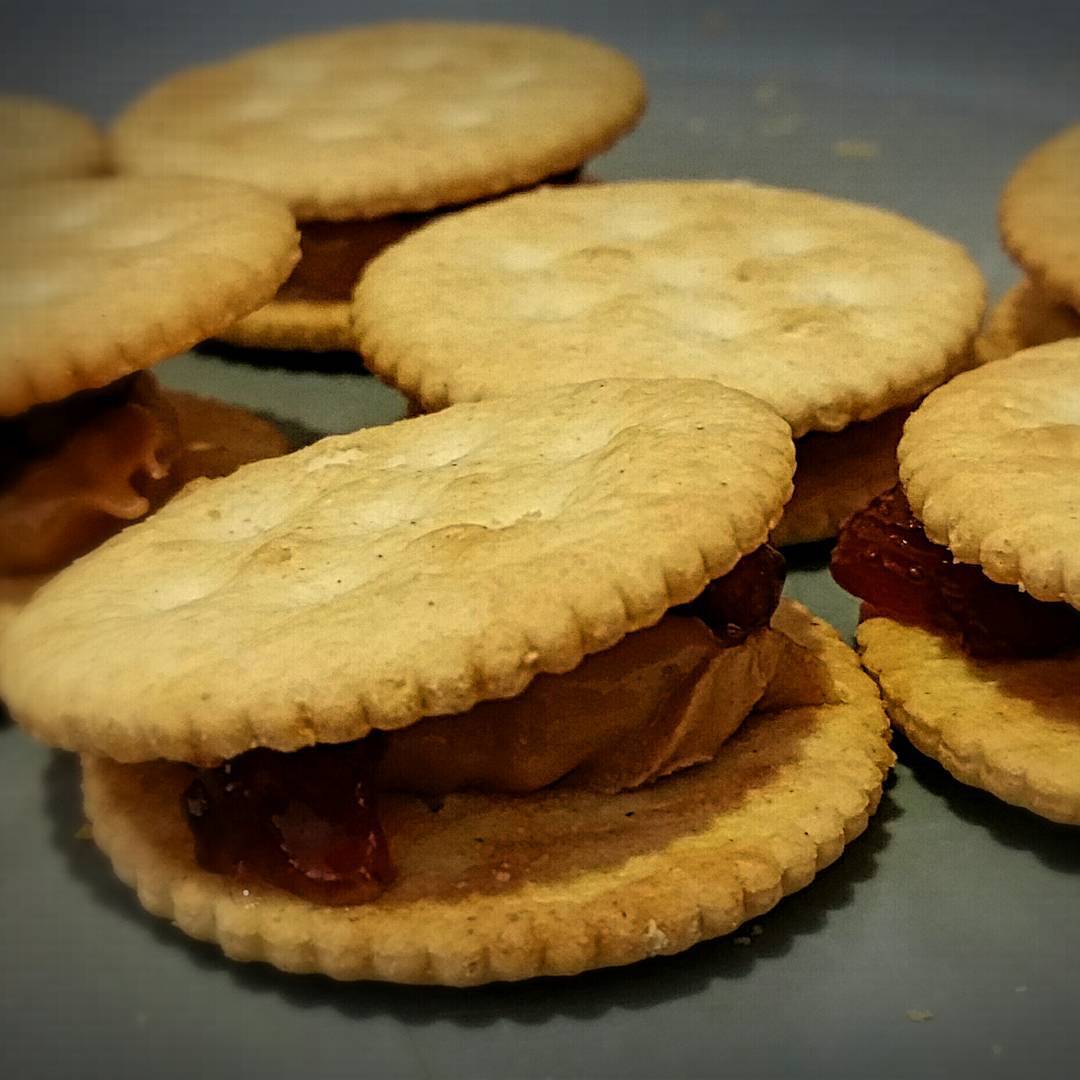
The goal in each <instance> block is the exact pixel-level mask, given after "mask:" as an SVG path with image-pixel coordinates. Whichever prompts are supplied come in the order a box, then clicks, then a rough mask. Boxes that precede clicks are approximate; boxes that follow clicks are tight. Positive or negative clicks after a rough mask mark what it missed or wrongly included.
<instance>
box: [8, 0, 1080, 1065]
mask: <svg viewBox="0 0 1080 1080" xmlns="http://www.w3.org/2000/svg"><path fill="white" fill-rule="evenodd" d="M401 12H410V13H424V12H426V13H429V14H431V13H434V14H453V15H458V16H481V17H487V18H503V19H512V20H526V19H531V20H533V21H546V22H552V23H556V24H561V25H564V26H567V27H570V28H573V29H578V30H581V31H584V32H587V33H592V34H594V35H597V36H599V37H602V38H604V39H606V40H608V41H611V42H613V43H614V44H616V45H619V46H621V47H623V48H624V49H626V50H627V51H628V52H630V53H631V54H632V55H634V56H635V57H636V58H637V59H638V60H639V62H640V63H641V64H642V67H643V68H644V70H645V73H646V75H647V77H648V79H649V82H650V85H651V88H652V106H651V109H650V111H649V113H648V115H647V117H646V119H645V121H644V123H643V124H642V126H641V128H640V129H639V131H638V132H637V133H635V134H634V135H632V136H631V137H629V138H627V139H626V140H625V141H624V142H623V143H622V144H621V145H620V146H618V147H617V148H616V149H615V150H614V151H613V152H612V153H610V154H609V155H607V156H606V157H605V158H603V159H602V160H600V161H599V162H598V163H597V166H596V171H597V172H598V173H599V174H600V175H601V176H603V177H605V178H622V177H633V176H695V177H696V176H702V177H703V176H747V177H753V178H757V179H761V180H765V181H771V182H776V183H782V184H790V185H798V186H803V187H808V188H814V189H817V190H820V191H824V192H829V193H834V194H841V195H847V196H852V197H855V198H859V199H863V200H866V201H872V202H878V203H881V204H883V205H886V206H890V207H893V208H895V209H898V210H901V211H903V212H905V213H908V214H910V215H912V216H914V217H915V218H917V219H919V220H921V221H923V222H925V223H927V224H929V225H931V226H933V227H935V228H938V229H941V230H943V231H945V232H947V233H950V234H951V235H953V236H956V237H957V238H959V239H960V240H962V241H963V242H964V243H966V244H967V245H968V246H969V247H970V249H971V250H972V252H973V253H974V254H975V256H976V258H977V259H978V260H979V261H980V262H981V264H982V265H983V267H984V269H985V271H986V274H987V277H988V279H989V281H990V283H991V287H992V289H993V291H995V292H999V291H1000V290H1001V289H1002V288H1003V287H1004V286H1005V285H1006V284H1007V283H1008V282H1009V281H1010V280H1012V279H1013V277H1014V273H1015V272H1014V271H1013V270H1012V269H1011V268H1010V266H1009V264H1008V262H1007V260H1006V259H1005V258H1004V257H1003V256H1002V255H1001V253H1000V251H999V249H998V245H997V238H996V233H995V228H994V214H995V203H996V198H997V193H998V191H999V189H1000V186H1001V184H1002V183H1003V181H1004V179H1005V177H1006V176H1007V175H1008V172H1009V170H1010V168H1011V167H1012V166H1013V165H1014V163H1015V162H1016V161H1017V159H1018V158H1019V157H1020V155H1021V154H1023V153H1024V152H1025V151H1026V150H1028V149H1029V148H1030V147H1032V146H1033V145H1035V144H1036V143H1037V142H1038V141H1040V140H1041V139H1042V138H1044V137H1046V136H1047V135H1049V134H1050V133H1051V132H1052V131H1054V130H1055V129H1056V128H1057V127H1060V126H1062V125H1064V124H1065V123H1067V122H1069V121H1071V120H1075V119H1077V116H1078V115H1080V60H1078V59H1077V56H1078V54H1077V51H1076V42H1077V41H1078V40H1080V35H1078V32H1080V5H1076V4H1075V3H1070V4H1065V3H1056V4H1041V5H1034V4H1028V5H998V4H992V3H984V4H973V3H957V4H953V5H945V4H929V3H922V4H915V3H906V4H905V3H894V4H890V5H888V6H887V8H886V6H885V5H874V4H855V3H838V4H833V5H821V4H809V3H806V4H800V3H796V2H786V3H778V4H773V5H764V4H751V3H742V2H731V3H724V4H721V5H719V6H716V5H706V4H691V3H676V2H672V3H668V4H664V5H660V4H646V3H625V4H621V5H620V4H617V3H615V2H614V0H613V2H611V3H607V4H588V3H581V2H579V3H548V4H544V3H525V2H516V3H512V4H495V3H472V4H468V3H457V4H454V3H428V4H426V5H415V4H389V3H382V4H361V3H353V4H346V3H329V2H320V0H305V2H304V3H302V4H297V3H295V2H293V3H290V4H284V3H266V4H262V5H253V4H247V5H241V4H229V3H225V2H221V3H217V4H213V5H209V4H208V5H202V6H199V5H192V4H172V5H170V6H168V7H165V6H161V7H159V6H157V5H154V4H148V3H142V4H140V3H135V2H129V3H118V2H115V0H103V2H101V3H98V4H94V5H87V4H77V5H76V4H70V3H69V4H60V3H54V2H48V0H45V2H40V3H37V4H35V5H33V6H32V8H31V7H29V6H27V5H20V6H19V8H18V10H15V5H12V6H11V9H10V10H5V11H4V12H3V13H0V42H2V45H0V60H2V61H3V63H2V64H0V82H2V83H3V85H4V88H5V89H19V90H24V91H32V92H38V93H48V94H51V95H53V96H57V97H59V98H61V99H63V100H67V101H69V102H70V103H72V104H74V105H79V106H81V107H83V108H85V109H86V110H87V111H90V112H92V113H94V114H96V115H98V116H99V117H101V118H102V119H106V118H107V117H108V116H109V115H110V114H111V113H112V112H114V111H115V110H116V109H117V108H118V107H119V106H120V105H121V104H122V103H123V102H124V101H125V100H126V99H127V98H128V97H129V96H130V95H131V94H133V93H134V92H136V91H137V90H138V89H139V88H140V87H142V86H144V85H146V84H147V83H149V82H150V81H152V80H153V79H154V78H156V77H158V76H159V75H160V74H161V73H163V72H164V71H166V70H170V69H172V68H175V67H179V66H182V65H185V64H188V63H192V62H195V61H197V60H200V59H204V58H211V57H214V56H218V55H223V54H227V53H228V52H230V51H232V50H235V49H237V48H239V47H242V46H244V45H249V44H255V43H258V42H260V41H265V40H268V39H270V38H273V37H275V36H278V35H280V34H284V33H288V32H293V31H298V30H305V29H312V28H317V27H322V26H332V25H337V24H340V23H342V22H345V21H359V20H362V19H365V18H371V17H379V16H383V15H388V14H396V13H401ZM308 360H309V358H306V357H296V356H294V357H276V358H275V357H267V356H247V357H245V356H243V355H240V354H230V355H228V356H223V355H222V354H221V353H220V352H219V353H218V354H217V355H214V354H213V353H212V352H203V353H199V354H193V355H189V356H185V357H181V358H178V359H176V360H173V361H169V362H168V363H166V364H165V365H163V366H162V368H161V371H162V375H163V377H164V379H165V381H166V382H167V383H168V384H169V385H172V386H175V387H183V388H190V389H200V390H202V391H204V392H208V393H214V394H217V395H219V396H221V397H223V398H227V399H229V400H232V401H235V402H238V403H241V404H244V405H247V406H250V407H252V408H255V409H259V410H263V411H265V412H268V413H270V414H273V415H275V416H277V417H278V418H279V419H281V420H283V421H285V422H287V423H288V424H290V425H292V428H291V429H292V430H293V432H294V433H295V434H296V435H297V437H301V438H303V437H308V438H310V437H312V436H313V435H314V434H315V433H319V432H335V431H348V430H352V429H355V428H357V427H360V426H364V425H369V424H375V423H382V422H387V421H390V420H393V419H396V418H397V417H398V416H399V415H400V414H401V412H402V403H401V400H400V399H399V398H398V397H397V396H396V395H395V394H393V393H392V392H391V391H388V390H386V389H385V388H382V387H380V386H379V385H378V384H377V383H375V382H374V380H372V379H370V378H369V377H366V376H364V375H362V374H359V373H357V372H355V371H354V370H353V367H352V364H351V362H350V361H348V360H346V361H345V362H342V361H341V358H327V359H325V360H324V361H321V362H320V363H319V364H317V365H316V366H315V368H312V367H310V366H308ZM279 365H284V366H279ZM794 558H795V563H796V569H795V570H794V572H793V574H792V577H791V579H790V585H789V589H790V592H791V593H793V594H794V595H796V596H798V597H799V598H801V599H803V600H805V601H806V602H808V603H809V604H810V605H811V606H812V607H814V608H815V609H816V610H818V611H819V612H821V613H822V614H824V615H826V616H827V617H829V618H830V619H832V620H833V621H834V622H835V623H836V624H837V625H838V626H840V628H841V629H842V630H844V631H845V632H850V629H851V627H852V624H853V621H854V614H855V612H854V604H853V602H852V601H851V599H850V598H849V597H847V596H845V595H844V594H843V593H842V592H841V591H840V590H839V589H837V588H836V587H835V586H834V585H833V584H832V583H831V581H830V580H829V578H828V576H827V574H826V573H825V572H824V571H823V570H822V569H821V567H822V565H823V562H824V560H825V558H826V552H825V551H823V550H822V549H821V548H820V547H815V548H812V549H810V550H802V551H798V552H796V553H795V555H794ZM898 749H899V753H900V756H901V764H900V766H899V767H898V769H897V770H896V774H895V779H894V782H893V783H892V784H891V786H890V787H889V790H888V792H887V795H886V797H885V799H884V802H883V804H882V808H881V811H880V813H879V814H878V815H877V817H876V818H875V819H874V821H873V822H872V824H871V826H870V829H869V831H868V832H867V833H866V835H865V836H863V837H862V838H861V839H860V840H858V841H857V842H856V843H855V844H854V845H852V847H851V848H850V849H849V850H848V852H847V853H846V854H845V855H844V857H843V858H842V859H841V860H840V862H839V863H837V864H836V865H835V866H834V867H832V868H830V869H829V870H828V871H826V872H825V873H824V874H823V875H821V876H820V877H819V879H818V880H817V881H816V882H815V883H814V884H813V885H812V886H811V887H810V888H808V889H807V890H805V891H804V892H802V893H800V894H798V895H796V896H794V897H791V898H789V899H788V900H785V901H784V902H783V903H782V904H781V905H780V906H779V907H778V908H776V909H775V910H774V911H773V912H771V913H770V914H769V915H767V916H766V917H764V918H762V919H760V920H759V922H758V926H759V927H760V932H759V933H756V934H755V935H754V936H752V937H750V939H749V944H747V943H746V941H745V939H743V938H741V936H740V937H729V938H727V939H723V940H720V941H717V942H713V943H709V944H705V945H702V946H700V947H698V948H696V949H693V950H691V951H690V952H689V953H686V954H684V955H682V956H678V957H673V958H667V959H658V960H653V961H649V962H646V963H642V964H638V965H636V966H634V967H632V968H628V969H622V970H612V971H603V972H597V973H593V974H590V975H586V976H582V977H579V978H575V979H569V980H537V981H534V982H531V983H527V984H523V985H518V986H493V987H488V988H483V989H480V990H475V991H467V992H460V991H450V990H417V989H409V988H401V987H386V986H379V985H352V986H344V985H337V984H334V983H332V982H330V981H329V980H325V979H321V978H316V977H311V978H297V977H289V976H285V975H281V974H279V973H277V972H274V971H272V970H270V969H267V968H264V967H261V966H241V965H236V964H232V963H229V962H228V961H226V960H224V959H223V958H221V957H220V956H219V954H218V953H217V951H216V950H215V949H213V948H210V947H207V946H203V945H199V944H196V943H193V942H190V941H188V940H187V939H186V938H184V937H183V936H182V935H180V934H179V933H178V932H176V931H175V930H173V929H172V928H171V927H169V926H168V925H167V924H164V923H159V922H157V921H155V920H153V919H151V918H149V917H148V916H146V915H144V914H143V913H142V912H141V911H140V909H139V907H138V905H137V903H136V901H135V899H134V897H133V896H132V895H131V894H130V893H129V891H128V890H127V889H126V888H125V887H124V886H122V885H120V884H119V883H118V882H117V881H115V880H114V879H113V878H112V876H111V874H110V873H109V871H108V870H107V869H106V867H105V865H104V862H103V860H102V859H101V858H100V857H99V856H98V855H97V853H96V852H95V850H94V848H93V846H92V845H91V844H89V843H87V842H85V841H83V840H79V839H77V838H76V832H77V830H78V827H79V824H80V821H81V816H80V810H79V800H78V790H77V788H78V783H77V776H76V769H75V766H74V762H73V761H72V760H71V759H70V758H69V757H68V756H66V755H63V754H60V753H53V752H50V751H49V750H47V749H45V748H43V747H40V746H37V745H35V744H34V743H32V742H31V741H30V740H29V739H27V738H26V737H24V736H23V735H22V734H21V733H20V732H18V731H17V730H15V729H13V728H12V727H11V726H10V725H9V724H6V723H2V722H0V855H2V858H3V863H2V872H0V965H2V966H0V1074H2V1075H3V1076H5V1077H8V1078H14V1077H23V1076H27V1077H29V1076H41V1077H46V1076H48V1077H53V1076H64V1075H77V1076H109V1077H128V1076H133V1077H134V1076H155V1077H163V1078H164V1077H180V1078H184V1080H190V1078H192V1077H202V1076H206V1077H211V1076H230V1077H233V1076H245V1077H246V1076H251V1077H260V1078H267V1080H269V1078H273V1077H294V1076H346V1075H348V1076H388V1077H389V1076H394V1077H397V1076H401V1077H436V1076H439V1077H442V1076H447V1077H450V1076H454V1077H457V1076H461V1077H474V1076H475V1077H486V1076H492V1077H497V1076H522V1077H525V1076H529V1077H532V1076H536V1077H541V1076H552V1077H554V1076H597V1077H601V1076H604V1077H606V1076H612V1077H615V1076H618V1077H626V1078H633V1077H654V1076H655V1077H660V1076H711V1075H718V1076H740V1077H741V1076H745V1077H759V1076H760V1077H772V1076H845V1077H846V1076H851V1077H867V1076H882V1077H884V1076H903V1077H907V1076H920V1077H927V1076H964V1075H985V1076H990V1077H999V1076H1021V1075H1036V1076H1037V1075H1047V1076H1054V1075H1075V1071H1074V1070H1075V1068H1076V1065H1075V1062H1076V1060H1077V1058H1078V1057H1080V1025H1077V1023H1076V1020H1075V1018H1076V1016H1077V1012H1078V1006H1080V989H1078V980H1077V976H1076V960H1075V958H1076V956H1077V955H1078V951H1080V920H1078V919H1077V917H1076V913H1077V911H1078V910H1080V842H1078V841H1080V833H1077V832H1076V831H1071V830H1069V829H1066V828H1063V827H1058V826H1054V825H1051V824H1049V823H1046V822H1043V821H1041V820H1040V819H1037V818H1035V817H1033V816H1031V815H1029V814H1026V813H1025V812H1022V811H1019V810H1014V809H1012V808H1010V807H1007V806H1005V805H1003V804H1001V803H999V802H997V801H996V800H994V799H993V798H991V797H989V796H987V795H984V794H982V793H980V792H976V791H973V790H972V789H969V788H965V787H963V786H961V785H960V784H958V783H956V782H955V781H953V780H951V779H950V778H949V777H948V776H947V775H946V774H944V773H943V771H942V770H941V769H940V768H938V767H937V766H936V765H934V764H933V763H930V762H928V761H927V760H926V759H924V758H922V757H920V756H919V755H918V754H917V753H915V752H914V751H912V750H911V749H910V747H908V746H906V745H905V744H903V743H902V742H901V744H900V746H899V747H898ZM909 1013H911V1014H912V1015H923V1016H926V1017H927V1018H926V1019H923V1020H922V1021H916V1020H913V1019H911V1017H910V1016H909ZM930 1014H932V1015H930Z"/></svg>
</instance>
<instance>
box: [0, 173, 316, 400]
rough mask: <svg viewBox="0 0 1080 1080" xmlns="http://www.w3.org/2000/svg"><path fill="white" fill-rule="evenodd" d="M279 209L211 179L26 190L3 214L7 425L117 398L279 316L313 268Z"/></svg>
mask: <svg viewBox="0 0 1080 1080" xmlns="http://www.w3.org/2000/svg"><path fill="white" fill-rule="evenodd" d="M299 254H300V252H299V242H298V237H297V233H296V227H295V224H294V222H293V220H292V217H291V216H290V214H289V212H288V210H287V209H286V208H285V206H284V205H283V204H282V203H281V202H280V200H278V199H273V198H271V197H270V196H269V195H267V194H265V193H264V192H261V191H257V190H255V189H254V188H251V187H245V186H241V185H239V184H227V183H221V182H220V181H213V180H204V179H199V178H197V177H182V176H172V177H170V176H158V177H138V176H135V177H96V178H87V179H77V180H53V181H50V182H48V183H35V184H20V185H13V186H11V187H9V188H7V189H6V190H5V191H4V197H3V199H2V200H0V258H2V262H3V268H2V271H0V417H4V416H13V415H15V414H16V413H19V412H22V411H23V410H24V409H29V408H30V407H31V406H33V405H41V404H44V403H46V402H50V401H58V400H60V399H61V398H63V397H67V395H68V394H74V393H76V392H77V391H79V390H91V389H95V388H97V387H101V386H105V385H107V384H108V383H110V382H113V381H114V380H115V379H119V378H121V377H122V376H124V375H127V374H129V373H130V372H132V371H138V370H141V369H143V368H149V367H152V366H153V365H154V364H156V363H157V362H158V361H159V360H163V359H165V357H167V356H172V355H173V354H174V353H178V352H182V351H183V350H184V349H187V348H190V347H191V346H192V345H194V344H195V343H196V342H198V341H202V340H203V339H204V338H207V337H210V336H211V335H212V334H215V333H216V332H217V331H218V330H222V329H224V328H225V327H226V326H229V325H230V324H231V323H233V322H235V321H236V320H237V319H238V318H240V317H241V316H243V315H246V314H247V313H248V312H249V311H252V310H253V309H254V308H257V307H259V306H260V305H262V304H265V303H266V301H267V300H269V299H270V297H271V296H273V294H274V291H275V290H276V289H277V288H278V287H279V286H280V285H281V283H282V281H284V280H285V278H287V277H288V275H289V271H290V270H291V269H292V267H293V266H294V264H295V263H296V260H297V258H298V257H299Z"/></svg>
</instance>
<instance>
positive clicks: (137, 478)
mask: <svg viewBox="0 0 1080 1080" xmlns="http://www.w3.org/2000/svg"><path fill="white" fill-rule="evenodd" d="M180 449H181V447H180V438H179V433H178V431H177V423H176V416H175V414H174V413H173V410H172V408H171V407H170V406H169V404H168V402H167V401H166V400H165V399H164V398H163V397H162V396H161V394H160V392H159V390H158V386H157V382H156V381H155V380H154V378H153V377H152V376H151V375H148V374H146V373H140V374H137V375H131V376H128V377H127V378H124V379H121V380H119V381H118V382H115V383H113V384H111V385H110V386H106V387H105V388H103V389H101V390H93V391H86V392H84V393H80V394H75V395H73V396H71V397H69V398H66V399H64V400H63V401H60V402H56V403H55V404H49V405H39V406H37V407H35V408H33V409H30V410H28V411H27V412H25V413H22V414H21V415H19V416H16V417H13V418H11V419H5V420H0V575H5V576H13V575H21V574H43V573H49V572H52V571H54V570H59V569H60V568H61V567H63V566H66V565H67V564H68V563H69V562H71V561H72V559H75V558H77V557H78V556H80V555H83V554H85V553H86V552H87V551H89V550H90V549H91V548H93V547H96V546H97V545H98V544H100V543H101V542H102V541H103V540H105V539H106V538H107V537H108V536H110V535H112V533H114V532H116V531H118V530H119V529H120V528H121V527H122V526H123V525H124V524H125V523H126V522H129V521H134V520H136V519H138V518H140V517H143V516H144V515H145V514H147V513H148V512H149V511H150V510H151V509H153V508H155V507H156V506H158V505H160V504H161V503H162V502H164V500H165V499H166V498H168V496H169V495H170V494H172V491H173V488H174V487H175V484H172V483H171V482H170V477H169V471H170V468H171V466H172V464H173V462H174V461H175V460H176V458H177V456H178V455H179V453H180Z"/></svg>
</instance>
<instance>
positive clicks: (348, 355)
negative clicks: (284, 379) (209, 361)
mask: <svg viewBox="0 0 1080 1080" xmlns="http://www.w3.org/2000/svg"><path fill="white" fill-rule="evenodd" d="M192 352H194V353H197V354H198V355H200V356H210V357H213V358H214V359H215V360H222V361H224V362H225V363H227V364H236V365H240V366H244V367H253V368H260V369H262V370H264V371H265V370H276V371H300V372H306V373H308V374H314V375H357V376H360V377H361V378H370V377H371V372H370V371H368V369H367V368H366V367H365V366H364V361H363V358H362V357H361V356H360V355H359V354H358V353H355V352H349V351H347V350H341V351H332V352H306V351H304V350H301V349H293V350H288V349H250V348H243V347H241V346H239V345H227V344H225V342H223V341H208V342H203V343H201V344H199V345H196V346H195V347H194V349H192Z"/></svg>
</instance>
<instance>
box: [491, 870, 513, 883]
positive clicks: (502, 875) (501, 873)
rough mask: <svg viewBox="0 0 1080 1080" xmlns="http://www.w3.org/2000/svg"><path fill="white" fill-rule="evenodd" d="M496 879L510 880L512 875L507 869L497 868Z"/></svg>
mask: <svg viewBox="0 0 1080 1080" xmlns="http://www.w3.org/2000/svg"><path fill="white" fill-rule="evenodd" d="M495 880H496V881H502V882H506V881H509V880H510V875H509V874H508V873H507V872H506V871H505V870H496V871H495Z"/></svg>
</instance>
